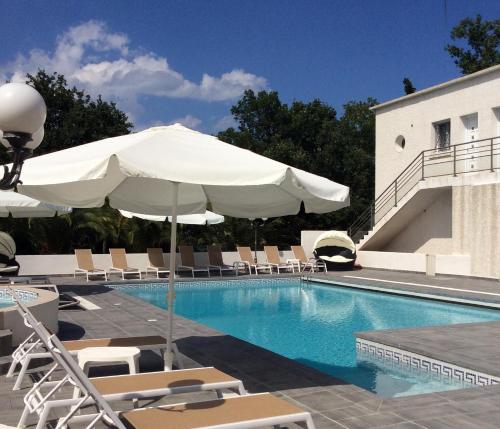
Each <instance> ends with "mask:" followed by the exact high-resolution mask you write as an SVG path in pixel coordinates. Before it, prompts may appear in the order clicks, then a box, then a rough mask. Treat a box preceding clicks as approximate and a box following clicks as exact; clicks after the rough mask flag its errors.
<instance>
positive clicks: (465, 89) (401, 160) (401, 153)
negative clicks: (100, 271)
mask: <svg viewBox="0 0 500 429" xmlns="http://www.w3.org/2000/svg"><path fill="white" fill-rule="evenodd" d="M499 107H500V69H499V70H495V71H494V72H492V73H489V74H486V75H481V76H478V77H477V78H473V79H470V80H466V81H463V82H459V83H456V84H453V85H452V86H449V87H445V88H442V89H438V90H435V91H432V92H430V93H427V94H422V95H420V96H415V97H410V98H403V99H402V100H400V101H398V102H397V103H395V104H392V105H389V106H386V107H381V108H380V109H377V110H375V114H376V150H375V161H376V164H375V195H376V196H378V195H379V194H380V193H381V192H382V191H383V190H384V189H385V188H386V187H387V186H389V184H390V183H391V182H392V181H393V180H394V179H395V178H396V177H397V176H398V175H399V174H400V173H401V172H402V171H403V170H404V169H405V168H406V166H407V165H408V164H409V163H410V162H411V161H413V159H414V158H415V157H416V156H417V155H418V154H419V153H420V152H421V151H422V150H426V149H433V148H434V147H435V138H434V137H435V136H434V126H433V124H434V123H435V122H439V121H442V120H447V119H449V120H450V125H451V132H450V137H451V144H457V143H463V142H465V141H468V140H469V139H466V135H465V125H464V122H463V117H464V116H466V115H469V114H473V113H477V114H478V133H477V134H476V140H479V139H481V138H489V137H493V136H497V135H499V133H500V125H499V124H500V113H499V112H500V110H498V108H499ZM495 109H497V110H495ZM398 136H403V137H404V138H405V142H406V144H405V148H404V149H403V150H399V149H398V147H397V146H396V144H395V141H396V139H397V138H398Z"/></svg>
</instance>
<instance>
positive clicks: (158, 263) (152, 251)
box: [146, 247, 170, 279]
mask: <svg viewBox="0 0 500 429" xmlns="http://www.w3.org/2000/svg"><path fill="white" fill-rule="evenodd" d="M147 252H148V266H147V267H146V277H147V275H148V273H149V272H150V271H151V272H153V273H156V278H157V279H159V278H160V274H163V273H164V274H170V270H169V269H168V268H167V267H166V266H165V259H164V258H163V249H160V248H158V247H154V248H148V249H147Z"/></svg>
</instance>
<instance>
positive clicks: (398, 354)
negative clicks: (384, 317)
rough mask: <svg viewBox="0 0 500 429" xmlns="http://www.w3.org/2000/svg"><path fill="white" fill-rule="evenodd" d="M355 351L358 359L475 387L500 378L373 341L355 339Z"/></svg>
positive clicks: (494, 381)
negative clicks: (370, 359)
mask: <svg viewBox="0 0 500 429" xmlns="http://www.w3.org/2000/svg"><path fill="white" fill-rule="evenodd" d="M356 351H357V354H358V358H362V357H363V356H373V357H375V358H377V359H385V360H391V361H393V362H394V363H396V364H398V365H399V366H401V367H402V368H407V369H409V370H411V369H412V368H418V369H420V370H421V371H427V372H429V373H433V374H438V375H440V376H444V377H449V378H455V379H457V380H460V381H464V382H467V383H470V384H474V385H477V386H488V385H491V384H499V383H500V378H498V377H494V376H492V375H488V374H484V373H482V372H478V371H474V370H472V369H467V368H462V367H459V366H456V365H453V364H450V363H447V362H443V361H440V360H437V359H432V358H429V357H427V356H423V355H419V354H416V353H412V352H408V351H405V350H401V349H398V348H395V347H391V346H386V345H385V344H380V343H375V342H373V341H368V340H364V339H361V338H357V339H356Z"/></svg>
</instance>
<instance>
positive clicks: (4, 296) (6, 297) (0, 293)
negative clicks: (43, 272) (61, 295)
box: [0, 288, 38, 301]
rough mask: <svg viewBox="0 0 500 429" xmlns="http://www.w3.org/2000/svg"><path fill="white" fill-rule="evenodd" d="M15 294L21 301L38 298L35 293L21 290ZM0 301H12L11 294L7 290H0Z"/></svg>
mask: <svg viewBox="0 0 500 429" xmlns="http://www.w3.org/2000/svg"><path fill="white" fill-rule="evenodd" d="M15 291H16V294H17V296H18V297H19V298H21V301H32V300H34V299H37V298H38V294H37V293H36V292H30V291H27V290H23V289H16V290H15ZM0 301H12V293H11V291H10V290H9V289H6V288H0Z"/></svg>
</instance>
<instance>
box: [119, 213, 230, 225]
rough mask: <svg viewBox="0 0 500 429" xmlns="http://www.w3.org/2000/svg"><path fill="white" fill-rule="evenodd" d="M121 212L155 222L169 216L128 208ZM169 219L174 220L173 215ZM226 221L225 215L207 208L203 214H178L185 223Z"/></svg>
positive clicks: (212, 223) (179, 219)
mask: <svg viewBox="0 0 500 429" xmlns="http://www.w3.org/2000/svg"><path fill="white" fill-rule="evenodd" d="M120 214H121V215H122V216H124V217H127V218H133V217H138V218H140V219H145V220H152V221H154V222H165V220H166V219H167V216H153V215H147V214H141V213H132V212H129V211H127V210H120ZM168 221H169V222H172V216H168ZM222 222H224V216H222V215H219V214H217V213H214V212H211V211H209V210H207V211H206V212H205V213H202V214H190V215H179V216H177V223H182V224H184V225H216V224H218V223H222Z"/></svg>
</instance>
